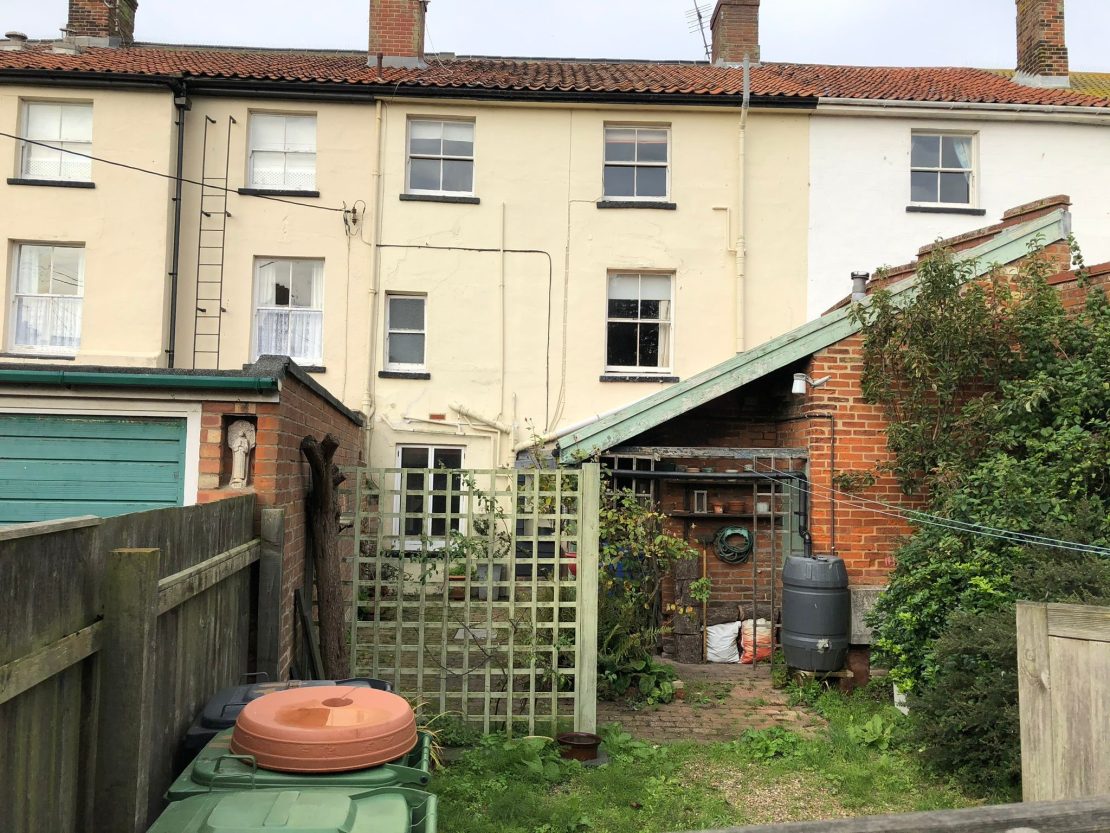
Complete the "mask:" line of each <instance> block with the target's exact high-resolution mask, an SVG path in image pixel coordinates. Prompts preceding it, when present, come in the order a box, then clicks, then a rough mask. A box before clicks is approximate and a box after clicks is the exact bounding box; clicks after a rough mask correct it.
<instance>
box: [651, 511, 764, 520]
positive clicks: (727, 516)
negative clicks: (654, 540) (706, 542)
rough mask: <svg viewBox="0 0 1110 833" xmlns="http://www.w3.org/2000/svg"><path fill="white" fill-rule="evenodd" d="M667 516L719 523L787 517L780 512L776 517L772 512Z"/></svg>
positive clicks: (679, 513)
mask: <svg viewBox="0 0 1110 833" xmlns="http://www.w3.org/2000/svg"><path fill="white" fill-rule="evenodd" d="M667 514H669V515H670V516H671V517H672V518H691V519H702V520H713V519H717V520H719V521H736V520H741V521H743V520H753V519H755V518H759V519H760V520H770V519H771V518H775V519H779V518H784V517H786V513H785V512H779V513H776V514H774V515H772V514H771V513H770V512H761V513H759V514H758V515H757V514H756V513H754V512H744V513H741V514H739V515H733V514H731V513H729V512H669V513H667Z"/></svg>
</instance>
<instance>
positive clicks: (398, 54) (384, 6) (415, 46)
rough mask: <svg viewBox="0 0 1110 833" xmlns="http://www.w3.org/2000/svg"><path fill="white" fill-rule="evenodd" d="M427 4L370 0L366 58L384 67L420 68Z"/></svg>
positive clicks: (424, 1) (423, 1)
mask: <svg viewBox="0 0 1110 833" xmlns="http://www.w3.org/2000/svg"><path fill="white" fill-rule="evenodd" d="M427 6H428V0H370V56H369V59H368V61H367V63H368V64H369V65H370V66H377V64H378V56H379V55H381V56H382V65H383V66H387V67H408V68H412V67H423V66H425V64H424V15H425V14H426V12H427Z"/></svg>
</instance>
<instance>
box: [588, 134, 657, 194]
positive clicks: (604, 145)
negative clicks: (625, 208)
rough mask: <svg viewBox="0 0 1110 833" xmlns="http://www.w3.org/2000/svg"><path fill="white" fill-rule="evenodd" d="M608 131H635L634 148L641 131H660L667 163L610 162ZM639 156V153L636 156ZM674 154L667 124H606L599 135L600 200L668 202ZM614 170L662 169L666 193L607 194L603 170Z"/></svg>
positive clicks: (638, 141)
mask: <svg viewBox="0 0 1110 833" xmlns="http://www.w3.org/2000/svg"><path fill="white" fill-rule="evenodd" d="M610 130H635V131H636V147H637V148H638V147H639V145H640V131H641V130H654V131H659V130H662V131H663V132H664V133H666V134H667V161H666V162H652V161H640V160H639V159H636V160H633V161H632V162H620V161H614V162H610V161H609V160H608V158H607V153H608V147H609V141H608V137H609V131H610ZM636 155H637V156H639V153H638V152H637V154H636ZM673 156H674V152H673V147H672V136H671V126H670V125H669V124H641V123H636V124H629V123H627V122H607V123H606V124H605V126H604V128H603V131H602V134H601V193H602V195H603V196H602V199H603V200H607V201H610V202H668V201H669V200H670V198H671V160H672V159H673ZM610 165H611V166H613V167H616V168H633V169H636V168H663V169H664V170H665V172H666V177H667V187H666V193H664V194H663V196H652V195H648V196H642V197H641V196H631V197H629V196H619V195H614V194H609V193H607V191H606V188H605V169H606V168H608V167H609V166H610Z"/></svg>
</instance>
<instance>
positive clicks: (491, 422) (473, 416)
mask: <svg viewBox="0 0 1110 833" xmlns="http://www.w3.org/2000/svg"><path fill="white" fill-rule="evenodd" d="M451 410H452V411H454V412H455V413H458V414H462V415H463V416H464V417H466V418H467V419H469V420H472V421H474V422H478V423H481V424H482V425H485V426H486V427H487V428H493V429H494V430H496V431H500V432H501V433H502V434H509V433H512V430H513V429H512V427H511V426H508V425H506V424H505V423H503V422H502V421H501V420H499V419H490V418H489V417H485V416H482V415H481V414H479V413H476V412H474V411H472V410H470V408H468V407H466V406H465V405H457V404H455V405H452V406H451Z"/></svg>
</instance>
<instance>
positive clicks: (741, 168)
mask: <svg viewBox="0 0 1110 833" xmlns="http://www.w3.org/2000/svg"><path fill="white" fill-rule="evenodd" d="M751 71H752V67H751V62H750V61H749V60H748V56H747V55H745V56H744V102H743V104H742V105H741V107H740V136H739V145H740V147H739V154H738V157H737V172H736V175H737V185H736V352H737V353H743V352H744V346H745V339H746V337H747V333H746V332H745V327H744V315H745V313H746V306H747V303H746V302H747V297H746V296H747V278H748V250H747V247H748V240H747V234H746V232H747V200H746V198H745V192H746V186H747V182H748V177H747V139H748V104H749V103H750V101H751V80H752V77H751Z"/></svg>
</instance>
